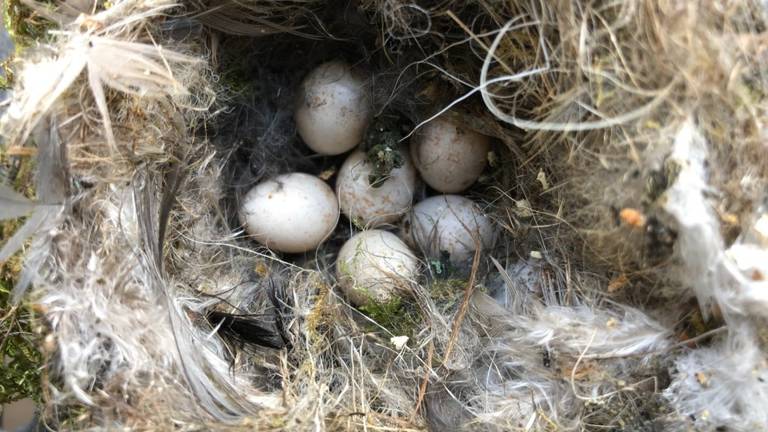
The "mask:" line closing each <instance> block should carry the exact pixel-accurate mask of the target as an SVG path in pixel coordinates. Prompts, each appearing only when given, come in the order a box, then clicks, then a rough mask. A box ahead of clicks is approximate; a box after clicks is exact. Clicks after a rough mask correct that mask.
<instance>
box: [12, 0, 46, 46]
mask: <svg viewBox="0 0 768 432" xmlns="http://www.w3.org/2000/svg"><path fill="white" fill-rule="evenodd" d="M38 3H39V4H41V5H43V6H50V7H52V6H53V5H54V2H53V1H51V0H48V1H46V0H43V1H39V2H38ZM4 5H5V7H4V9H3V24H4V25H5V28H6V30H7V31H8V34H9V35H10V36H11V39H12V40H13V43H14V45H15V46H16V52H19V50H22V49H24V48H26V47H28V46H32V45H34V44H36V43H37V42H40V41H44V40H46V39H48V38H49V37H50V36H49V34H48V31H49V30H51V29H52V28H53V27H54V24H53V23H52V22H50V21H48V20H46V19H45V18H43V17H41V16H40V15H38V14H37V12H35V11H34V10H32V9H31V8H30V7H29V6H27V5H25V4H24V3H22V2H21V0H6V1H5V2H4Z"/></svg>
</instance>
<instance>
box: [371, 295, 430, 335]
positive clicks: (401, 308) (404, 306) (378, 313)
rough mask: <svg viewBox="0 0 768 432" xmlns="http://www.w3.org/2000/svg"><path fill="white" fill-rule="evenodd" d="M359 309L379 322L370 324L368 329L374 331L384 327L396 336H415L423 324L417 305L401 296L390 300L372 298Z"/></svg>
mask: <svg viewBox="0 0 768 432" xmlns="http://www.w3.org/2000/svg"><path fill="white" fill-rule="evenodd" d="M359 309H360V311H361V312H363V313H364V314H366V315H367V316H368V317H369V318H371V319H372V320H373V321H375V322H376V323H377V324H378V326H377V325H375V324H373V323H371V324H370V326H369V328H368V330H369V331H372V332H380V331H381V327H383V328H385V329H387V331H389V333H392V334H393V335H395V336H408V337H413V335H414V334H415V333H416V331H417V330H418V329H419V327H420V325H421V324H422V320H421V315H420V314H419V311H418V308H417V307H416V305H414V304H413V303H412V302H407V301H403V299H402V298H401V297H395V298H393V299H392V300H391V301H389V302H380V301H374V300H371V301H369V302H368V303H367V304H365V305H363V306H360V308H359ZM379 326H381V327H379Z"/></svg>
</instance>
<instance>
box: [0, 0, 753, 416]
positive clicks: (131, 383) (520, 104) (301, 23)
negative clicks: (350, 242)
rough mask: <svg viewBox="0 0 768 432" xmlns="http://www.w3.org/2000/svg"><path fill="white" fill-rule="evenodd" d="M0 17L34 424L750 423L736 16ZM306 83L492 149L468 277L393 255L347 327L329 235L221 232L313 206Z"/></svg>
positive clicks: (689, 8)
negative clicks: (388, 295)
mask: <svg viewBox="0 0 768 432" xmlns="http://www.w3.org/2000/svg"><path fill="white" fill-rule="evenodd" d="M5 7H6V11H5V14H6V21H7V23H8V25H10V26H11V28H10V29H11V30H12V31H13V33H14V36H15V38H16V39H15V40H16V43H17V45H19V47H20V49H19V50H18V53H17V54H16V56H15V57H14V59H13V61H12V63H10V68H9V72H11V71H12V75H13V76H12V95H11V99H10V102H9V103H8V105H7V108H6V110H5V113H4V115H3V120H2V128H3V129H2V131H3V137H4V144H3V148H2V152H3V153H2V164H3V166H2V174H3V175H4V177H5V179H6V181H5V183H4V185H3V186H2V189H0V192H2V196H0V199H1V200H2V202H3V204H2V209H0V212H1V213H0V215H2V216H3V219H7V220H8V221H9V222H4V225H3V227H2V231H0V233H2V235H3V236H4V237H5V239H6V241H5V243H4V246H3V248H2V250H1V251H0V261H4V262H5V264H4V267H3V272H2V277H3V286H4V287H5V286H6V285H8V286H9V287H10V286H13V292H12V293H10V294H8V295H7V296H6V295H4V297H3V301H4V302H5V304H4V308H5V311H4V314H3V315H4V316H3V327H2V328H3V332H4V337H5V338H4V339H3V343H2V344H0V345H2V346H3V347H4V348H3V350H2V353H0V356H2V358H3V359H4V364H11V365H13V364H18V365H20V364H29V366H28V367H27V369H25V370H26V372H29V371H32V370H34V371H39V376H36V375H35V376H33V378H34V377H36V378H35V381H34V385H29V381H27V382H26V386H25V387H24V389H26V390H25V391H26V392H27V393H29V392H32V393H35V396H36V397H37V398H38V400H39V401H40V403H41V407H42V410H41V421H42V422H43V423H45V424H46V425H48V426H49V427H51V428H53V429H81V428H82V429H87V428H107V429H117V428H128V429H136V430H170V429H183V430H199V429H244V430H252V429H256V430H262V429H287V430H324V429H328V430H339V429H344V430H347V429H349V430H362V429H365V430H422V429H425V428H426V429H430V430H434V431H443V430H604V429H613V430H621V429H623V430H659V429H664V430H688V429H689V428H694V427H695V428H699V429H701V430H712V429H715V428H718V427H721V426H722V427H728V428H732V429H733V430H763V429H765V428H766V427H768V411H766V410H765V407H766V406H768V381H767V380H768V356H767V354H766V353H768V333H766V331H765V328H766V327H765V324H766V322H765V318H766V317H768V296H766V292H768V291H766V290H768V286H767V285H766V284H768V282H766V277H768V249H767V247H768V216H766V214H765V213H764V212H765V211H766V207H765V206H766V203H767V202H766V190H768V188H767V187H766V186H768V184H767V183H766V180H767V178H768V164H766V162H767V158H766V155H768V152H767V151H766V142H768V135H766V129H765V127H766V126H765V124H764V123H765V122H766V120H767V117H766V115H767V113H766V107H768V106H767V105H766V101H767V99H766V90H765V89H766V88H768V86H767V85H766V84H768V70H767V69H766V67H767V66H766V65H768V57H766V56H767V55H768V51H767V50H766V47H768V45H767V44H768V39H766V37H767V35H768V33H766V23H767V22H768V10H766V8H765V5H764V4H762V3H760V2H758V1H749V0H739V1H732V2H707V3H706V4H698V3H690V2H666V1H662V0H649V1H640V0H630V1H623V2H612V1H602V0H578V1H571V2H567V1H553V2H537V1H526V0H522V1H520V0H514V1H508V2H490V1H485V0H446V1H440V2H436V1H419V2H414V3H408V2H401V1H398V0H361V1H345V0H342V1H336V0H333V1H329V2H326V1H319V0H290V1H280V2H276V1H269V0H242V1H228V0H189V1H183V2H173V1H171V0H116V1H101V0H94V1H73V0H67V1H59V0H50V1H48V0H46V1H41V2H34V1H32V0H24V1H9V2H6V6H5ZM329 60H343V61H346V62H347V63H349V64H352V65H355V66H356V67H358V68H360V69H361V70H366V71H368V75H367V80H368V84H369V87H370V88H371V90H372V93H371V106H372V112H373V114H374V116H375V117H376V118H378V119H385V120H386V121H387V122H389V123H388V124H394V125H395V126H394V128H393V135H392V136H393V138H392V140H393V141H396V142H397V143H408V141H409V140H410V139H411V138H412V137H413V136H416V134H418V133H419V131H420V130H423V128H424V127H425V126H426V125H429V124H430V122H432V121H434V120H435V119H436V118H438V117H440V118H442V119H449V120H451V121H453V122H456V123H460V124H461V125H462V127H464V128H466V129H468V130H471V131H474V132H477V133H480V134H483V135H486V136H489V137H491V138H492V141H493V142H492V145H491V149H492V150H491V151H490V152H489V153H488V164H487V167H486V169H485V171H484V172H483V174H482V175H481V176H480V178H479V179H478V181H477V182H476V183H475V184H474V185H473V186H472V187H471V188H470V189H469V190H468V191H467V192H465V196H467V197H469V198H471V199H472V200H473V201H474V202H476V203H478V204H479V205H480V206H481V207H482V209H483V211H484V212H485V213H486V214H487V215H488V217H489V218H490V219H491V220H492V221H493V224H494V226H495V227H496V230H495V239H494V242H493V246H492V247H491V246H488V247H485V248H480V249H478V250H477V252H476V253H475V255H474V257H473V259H472V265H471V267H468V268H466V269H458V268H452V267H451V266H450V265H449V264H450V263H446V262H445V261H444V260H440V259H428V258H426V257H425V256H423V255H419V257H420V258H421V261H422V262H421V263H420V275H419V277H418V278H417V280H416V281H414V283H413V284H412V286H411V287H410V291H409V293H408V294H407V295H406V296H404V297H403V298H402V299H400V300H398V301H394V302H387V303H383V304H379V305H373V306H368V307H355V305H354V304H352V303H350V301H349V299H348V298H347V297H346V296H345V295H344V294H343V291H341V290H340V289H339V286H338V280H337V278H336V271H335V264H334V262H335V259H336V255H337V253H338V251H339V249H340V247H341V245H342V244H343V243H344V241H345V240H346V239H348V238H349V237H350V236H351V235H353V234H354V233H356V232H358V231H359V230H360V227H359V226H357V225H356V224H355V223H354V221H350V220H347V219H344V218H342V219H341V220H340V222H339V224H338V226H337V228H336V229H335V231H334V232H333V233H332V234H331V235H330V237H329V238H328V239H327V240H326V241H325V242H324V243H322V244H321V245H320V246H319V247H318V248H317V249H316V250H312V251H311V252H308V253H305V254H281V253H278V252H275V251H271V250H269V249H268V248H266V247H264V246H263V245H261V244H259V243H258V242H256V241H254V240H253V239H252V238H251V237H249V236H248V235H247V234H246V233H245V232H244V230H243V228H242V226H241V220H240V218H239V217H238V209H239V207H240V205H241V202H242V198H243V196H244V194H245V193H246V192H247V191H248V190H249V189H250V188H251V187H253V186H254V185H255V184H257V183H259V182H261V181H263V180H265V179H269V178H272V177H274V176H276V175H279V174H283V173H287V172H295V171H300V172H304V173H309V174H312V175H315V176H319V177H320V178H322V179H323V180H324V181H327V182H329V183H331V184H332V183H333V182H334V180H335V176H336V173H337V171H338V169H339V167H340V166H341V163H342V162H343V160H344V157H343V156H319V155H316V154H314V153H313V152H312V151H310V150H309V148H307V147H306V146H305V145H304V143H303V141H302V140H301V138H300V137H299V135H298V134H297V133H296V125H295V122H294V108H295V101H296V98H297V94H296V92H297V89H298V88H299V84H300V83H301V81H302V79H303V78H304V77H305V76H306V75H307V73H309V72H310V71H311V70H312V69H314V68H315V67H316V66H317V65H319V64H321V63H323V62H326V61H329ZM32 173H34V176H33V175H32ZM431 194H434V191H432V190H431V189H429V188H426V187H424V186H421V187H420V188H419V189H418V190H417V191H416V197H417V199H421V198H423V197H426V196H428V195H431ZM19 217H25V219H23V223H22V221H19V220H17V219H16V218H19ZM32 330H34V331H32ZM25 344H26V345H25ZM30 344H31V345H30ZM7 347H13V350H11V349H10V348H7ZM20 347H21V348H20ZM22 360H23V361H24V362H26V363H9V361H19V362H20V361H22ZM17 369H19V368H18V367H13V366H11V367H9V369H8V370H9V373H10V371H14V373H15V372H19V371H18V370H17ZM21 372H24V371H21ZM25 377H26V379H29V377H27V376H26V375H25ZM37 379H39V381H37ZM19 395H20V393H17V394H14V395H13V396H14V397H15V396H19Z"/></svg>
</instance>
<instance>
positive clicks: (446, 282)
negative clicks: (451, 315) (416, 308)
mask: <svg viewBox="0 0 768 432" xmlns="http://www.w3.org/2000/svg"><path fill="white" fill-rule="evenodd" d="M466 288H467V281H466V280H464V279H459V278H446V279H434V280H432V281H431V283H430V284H429V286H428V288H427V289H428V291H429V296H430V297H431V298H432V301H434V302H435V305H436V306H437V307H438V308H439V309H440V310H441V311H442V312H443V313H447V312H448V311H450V310H453V309H455V308H456V306H458V304H459V303H460V302H461V300H462V299H463V297H464V291H465V290H466Z"/></svg>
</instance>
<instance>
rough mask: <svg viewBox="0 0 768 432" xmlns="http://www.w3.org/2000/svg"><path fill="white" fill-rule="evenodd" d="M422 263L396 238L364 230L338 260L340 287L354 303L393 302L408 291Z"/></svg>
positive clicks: (354, 238)
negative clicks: (401, 293)
mask: <svg viewBox="0 0 768 432" xmlns="http://www.w3.org/2000/svg"><path fill="white" fill-rule="evenodd" d="M418 268H419V263H418V260H417V259H416V257H415V256H414V255H413V253H412V252H411V250H410V249H409V248H408V246H407V245H406V244H405V243H403V241H402V240H400V239H399V238H397V236H396V235H394V234H392V233H390V232H388V231H382V230H368V231H362V232H360V233H358V234H356V235H354V236H352V238H350V239H349V240H347V242H346V243H344V246H342V247H341V250H340V251H339V256H338V258H337V259H336V275H337V277H338V279H339V285H340V287H341V289H342V290H343V291H344V294H345V295H346V296H347V298H348V299H349V301H350V302H352V304H354V305H357V306H364V305H366V304H369V303H371V302H374V303H383V302H390V301H392V300H393V299H395V298H396V296H397V295H400V294H399V292H407V291H408V290H409V284H410V282H411V281H413V280H414V279H415V278H416V276H417V274H418Z"/></svg>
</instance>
